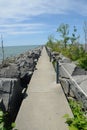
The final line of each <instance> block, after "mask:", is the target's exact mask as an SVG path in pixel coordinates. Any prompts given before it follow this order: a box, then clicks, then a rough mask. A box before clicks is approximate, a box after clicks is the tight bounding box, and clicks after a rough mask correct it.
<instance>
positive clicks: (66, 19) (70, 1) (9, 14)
mask: <svg viewBox="0 0 87 130" xmlns="http://www.w3.org/2000/svg"><path fill="white" fill-rule="evenodd" d="M86 20H87V0H53V1H52V0H0V35H2V36H3V42H4V46H15V45H42V44H45V43H46V42H47V40H48V37H49V36H50V35H52V36H54V38H55V39H59V40H60V39H61V37H60V34H59V33H58V32H56V30H57V28H58V27H59V25H60V24H61V23H64V24H69V28H70V33H72V30H73V26H76V28H77V35H80V39H79V41H80V42H81V43H84V30H83V26H84V21H86ZM0 46H1V45H0Z"/></svg>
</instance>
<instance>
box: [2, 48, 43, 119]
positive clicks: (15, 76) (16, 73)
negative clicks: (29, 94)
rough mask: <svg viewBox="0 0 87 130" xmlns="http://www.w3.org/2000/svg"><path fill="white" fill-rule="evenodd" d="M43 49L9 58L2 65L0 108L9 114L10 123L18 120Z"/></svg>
mask: <svg viewBox="0 0 87 130" xmlns="http://www.w3.org/2000/svg"><path fill="white" fill-rule="evenodd" d="M41 51H42V47H39V48H37V49H34V50H31V51H27V52H26V53H24V54H20V55H19V56H17V57H15V58H14V57H13V58H9V59H8V58H7V59H6V60H4V61H3V63H2V64H0V108H1V109H2V110H3V111H5V112H6V111H7V112H8V113H9V121H11V122H13V121H15V119H16V116H17V113H18V111H19V108H20V106H21V103H22V100H23V99H24V98H25V97H26V90H27V86H28V84H29V82H30V79H31V77H32V74H33V72H34V70H35V69H36V68H35V67H36V64H37V62H38V59H39V57H40V54H41Z"/></svg>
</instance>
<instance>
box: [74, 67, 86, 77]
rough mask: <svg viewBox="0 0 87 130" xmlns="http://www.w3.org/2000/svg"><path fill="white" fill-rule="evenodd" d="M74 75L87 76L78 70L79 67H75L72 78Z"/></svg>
mask: <svg viewBox="0 0 87 130" xmlns="http://www.w3.org/2000/svg"><path fill="white" fill-rule="evenodd" d="M75 75H87V71H85V70H84V69H82V68H80V67H79V66H76V67H75V69H74V71H73V73H72V76H75Z"/></svg>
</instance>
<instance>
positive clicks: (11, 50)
mask: <svg viewBox="0 0 87 130" xmlns="http://www.w3.org/2000/svg"><path fill="white" fill-rule="evenodd" d="M37 47H38V45H30V46H8V47H4V56H5V58H6V57H12V56H17V55H19V54H21V53H24V52H26V51H29V50H32V49H34V48H37ZM2 57H3V56H2V49H1V48H0V61H1V60H2Z"/></svg>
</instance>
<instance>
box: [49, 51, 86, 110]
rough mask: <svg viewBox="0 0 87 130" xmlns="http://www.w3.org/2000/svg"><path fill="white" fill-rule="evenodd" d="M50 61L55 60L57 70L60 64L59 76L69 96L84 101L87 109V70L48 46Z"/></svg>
mask: <svg viewBox="0 0 87 130" xmlns="http://www.w3.org/2000/svg"><path fill="white" fill-rule="evenodd" d="M47 52H48V55H49V57H50V61H52V62H53V65H54V68H55V71H57V69H56V68H57V64H56V63H57V62H58V63H59V66H58V70H59V72H57V73H58V78H59V82H60V83H61V85H62V88H63V90H64V93H65V95H66V97H67V98H74V99H75V100H78V101H79V102H81V103H82V105H83V109H84V110H85V111H87V70H84V69H82V68H80V67H79V66H77V65H76V64H75V63H74V62H72V61H71V60H70V59H69V58H67V57H64V56H63V55H62V54H60V53H58V52H52V50H51V49H50V48H47Z"/></svg>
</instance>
